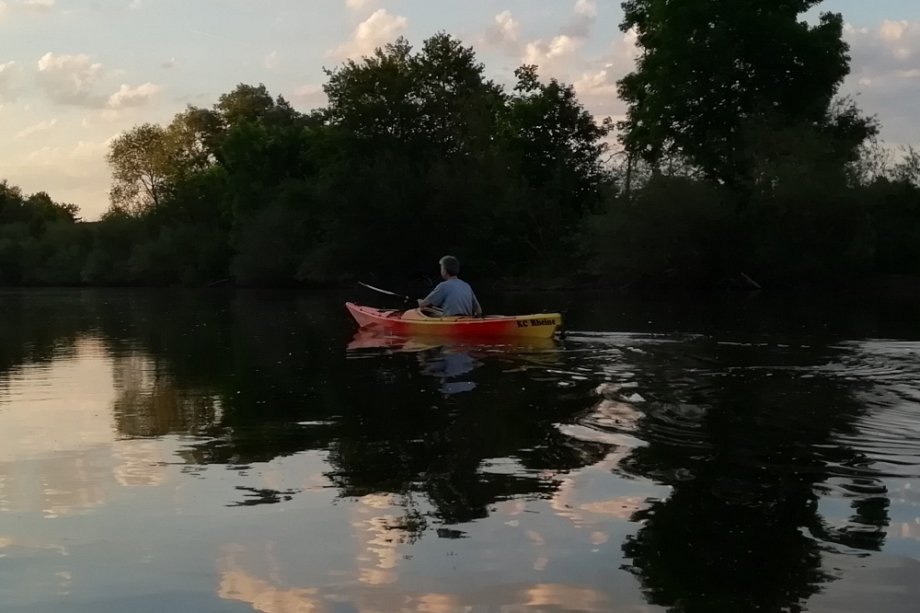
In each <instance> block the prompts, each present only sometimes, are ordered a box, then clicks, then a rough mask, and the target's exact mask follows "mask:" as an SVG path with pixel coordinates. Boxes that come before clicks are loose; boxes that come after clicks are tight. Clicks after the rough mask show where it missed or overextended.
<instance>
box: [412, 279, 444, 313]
mask: <svg viewBox="0 0 920 613" xmlns="http://www.w3.org/2000/svg"><path fill="white" fill-rule="evenodd" d="M443 285H444V284H443V283H438V285H437V287H435V288H434V289H433V290H432V291H431V293H430V294H428V295H427V296H425V297H424V298H421V299H420V300H419V301H418V307H419V308H420V309H424V308H425V307H429V306H433V307H437V308H441V304H442V303H443V302H444V288H443Z"/></svg>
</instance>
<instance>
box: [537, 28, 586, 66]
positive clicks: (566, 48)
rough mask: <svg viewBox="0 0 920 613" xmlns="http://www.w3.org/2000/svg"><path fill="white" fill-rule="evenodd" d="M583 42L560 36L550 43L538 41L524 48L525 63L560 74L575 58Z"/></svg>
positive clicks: (563, 35)
mask: <svg viewBox="0 0 920 613" xmlns="http://www.w3.org/2000/svg"><path fill="white" fill-rule="evenodd" d="M580 46H581V41H579V40H578V39H576V38H574V37H572V36H568V35H566V34H560V35H559V36H556V37H554V38H553V39H551V40H549V41H543V40H536V41H533V42H530V43H527V46H526V47H525V48H524V63H525V64H536V65H537V66H539V67H541V68H544V69H546V70H547V71H548V72H551V73H558V72H560V71H561V70H562V69H563V68H564V66H565V64H567V63H568V62H569V61H571V59H572V58H574V57H575V52H576V51H577V50H578V48H579V47H580Z"/></svg>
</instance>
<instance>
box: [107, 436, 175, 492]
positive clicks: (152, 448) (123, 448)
mask: <svg viewBox="0 0 920 613" xmlns="http://www.w3.org/2000/svg"><path fill="white" fill-rule="evenodd" d="M113 456H114V458H115V470H114V475H115V480H116V481H117V482H118V484H119V485H122V486H124V487H139V486H143V487H151V486H157V485H162V484H163V483H165V481H166V468H165V466H164V464H165V463H166V462H167V461H168V458H167V457H166V454H165V453H164V451H163V448H162V446H161V445H160V444H158V443H157V442H154V441H119V442H118V443H116V444H115V446H114V449H113Z"/></svg>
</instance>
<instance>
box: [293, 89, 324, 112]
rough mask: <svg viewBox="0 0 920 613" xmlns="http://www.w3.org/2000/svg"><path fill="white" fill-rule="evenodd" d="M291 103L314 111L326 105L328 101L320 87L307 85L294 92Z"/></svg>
mask: <svg viewBox="0 0 920 613" xmlns="http://www.w3.org/2000/svg"><path fill="white" fill-rule="evenodd" d="M291 101H292V102H293V103H294V104H296V105H297V106H300V107H307V108H310V109H314V108H316V107H319V106H323V105H324V104H326V102H328V99H327V98H326V92H325V91H323V87H322V85H315V84H312V83H308V84H306V85H301V86H300V87H298V88H297V89H295V90H294V93H293V94H292V95H291Z"/></svg>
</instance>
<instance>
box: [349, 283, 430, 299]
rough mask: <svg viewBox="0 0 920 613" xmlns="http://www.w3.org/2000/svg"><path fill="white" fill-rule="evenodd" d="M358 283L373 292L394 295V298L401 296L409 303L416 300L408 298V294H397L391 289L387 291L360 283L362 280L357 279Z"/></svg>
mask: <svg viewBox="0 0 920 613" xmlns="http://www.w3.org/2000/svg"><path fill="white" fill-rule="evenodd" d="M358 285H361V286H363V287H366V288H367V289H369V290H372V291H375V292H377V293H378V294H385V295H387V296H395V297H396V298H402V299H403V300H405V301H406V302H410V303H415V302H416V301H415V300H413V299H412V298H409V297H408V296H405V295H403V294H397V293H396V292H391V291H389V290H385V289H380V288H379V287H374V286H373V285H368V284H367V283H362V282H360V281H358Z"/></svg>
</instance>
